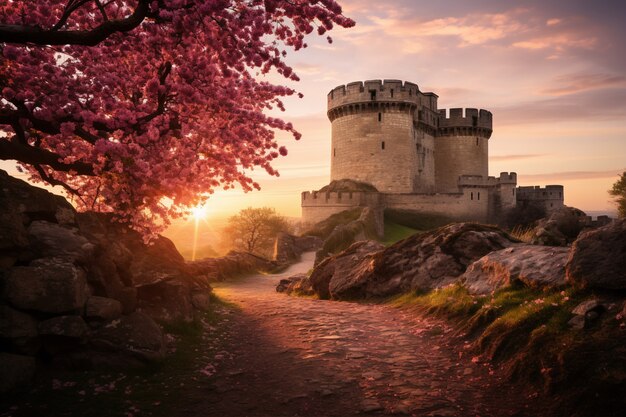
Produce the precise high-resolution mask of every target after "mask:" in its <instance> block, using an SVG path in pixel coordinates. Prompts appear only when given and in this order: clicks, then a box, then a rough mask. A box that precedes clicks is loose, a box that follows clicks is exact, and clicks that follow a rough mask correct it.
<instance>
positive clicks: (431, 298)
mask: <svg viewBox="0 0 626 417" xmlns="http://www.w3.org/2000/svg"><path fill="white" fill-rule="evenodd" d="M388 302H389V303H390V304H391V305H394V306H396V307H405V306H411V307H416V308H418V309H420V310H425V311H427V312H428V313H433V314H439V315H443V316H446V317H461V316H468V315H472V314H474V313H475V312H476V311H478V310H479V309H480V308H481V306H482V303H483V298H482V297H476V296H472V295H471V294H470V293H469V292H468V291H467V289H466V288H465V287H464V286H462V285H461V284H454V285H450V286H447V287H445V288H441V289H437V290H433V291H430V292H426V293H424V292H414V293H409V294H403V295H399V296H396V297H393V298H391V299H389V300H388Z"/></svg>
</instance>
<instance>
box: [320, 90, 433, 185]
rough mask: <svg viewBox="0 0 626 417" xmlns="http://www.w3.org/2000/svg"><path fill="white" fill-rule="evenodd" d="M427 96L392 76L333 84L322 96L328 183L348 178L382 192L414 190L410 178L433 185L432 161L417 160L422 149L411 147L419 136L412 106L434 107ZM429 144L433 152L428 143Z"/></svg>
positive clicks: (414, 145)
mask: <svg viewBox="0 0 626 417" xmlns="http://www.w3.org/2000/svg"><path fill="white" fill-rule="evenodd" d="M432 96H434V97H432ZM432 96H428V97H427V96H426V95H424V94H423V93H421V92H420V91H419V89H418V86H417V85H416V84H413V83H409V82H404V83H403V82H402V81H397V80H385V81H384V82H382V81H380V80H374V81H365V82H353V83H350V84H347V85H342V86H339V87H336V88H334V89H333V90H332V91H331V92H330V93H329V94H328V118H329V119H330V121H331V125H332V140H331V165H330V166H331V173H330V176H331V181H332V180H341V179H348V178H349V179H354V180H357V181H362V182H367V183H370V184H372V185H374V186H375V187H376V188H377V189H378V190H379V191H381V192H387V193H411V192H415V191H416V190H417V189H418V186H417V184H416V182H417V181H419V180H420V178H426V177H427V178H430V180H431V182H432V184H433V186H434V164H428V165H427V164H425V163H424V161H423V159H424V158H423V157H422V158H421V159H420V152H421V153H424V152H425V151H424V149H422V148H420V147H418V146H417V141H418V140H422V139H421V138H417V136H416V135H415V131H414V122H415V120H414V116H415V114H416V113H417V111H416V110H417V109H420V108H421V107H423V106H425V105H428V106H434V109H436V97H437V96H436V95H434V94H433V95H432ZM426 100H428V103H426ZM433 113H435V112H433ZM435 115H436V113H435ZM431 148H433V149H432V150H433V153H434V144H433V145H431ZM420 164H421V165H420ZM426 165H427V166H433V168H432V169H431V170H430V171H432V172H424V166H426Z"/></svg>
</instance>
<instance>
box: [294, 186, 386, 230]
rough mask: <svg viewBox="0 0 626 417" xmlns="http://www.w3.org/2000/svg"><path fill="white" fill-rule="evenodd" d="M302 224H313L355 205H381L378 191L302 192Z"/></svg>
mask: <svg viewBox="0 0 626 417" xmlns="http://www.w3.org/2000/svg"><path fill="white" fill-rule="evenodd" d="M301 198H302V224H303V225H305V226H306V225H308V226H311V225H314V224H315V223H319V222H321V221H322V220H326V219H327V218H328V217H330V216H331V215H333V214H335V213H340V212H342V211H345V210H350V209H352V208H355V207H381V205H382V198H381V194H380V193H366V192H358V191H357V192H328V193H324V192H316V191H313V192H309V191H306V192H303V193H302V195H301Z"/></svg>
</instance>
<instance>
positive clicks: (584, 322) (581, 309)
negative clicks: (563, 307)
mask: <svg viewBox="0 0 626 417" xmlns="http://www.w3.org/2000/svg"><path fill="white" fill-rule="evenodd" d="M606 309H607V308H606V307H605V306H604V304H602V303H601V302H600V301H599V300H597V299H595V298H592V299H589V300H585V301H583V302H582V303H580V304H578V305H577V306H576V307H575V308H574V309H573V310H572V314H573V315H574V317H572V318H571V319H570V320H569V321H568V324H569V325H570V327H573V328H574V329H578V330H581V329H587V328H589V327H591V326H592V325H593V323H594V322H595V321H596V320H597V319H598V318H599V317H600V315H601V314H602V313H603V312H604V311H605V310H606Z"/></svg>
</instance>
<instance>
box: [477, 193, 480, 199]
mask: <svg viewBox="0 0 626 417" xmlns="http://www.w3.org/2000/svg"><path fill="white" fill-rule="evenodd" d="M477 200H480V192H478V198H477Z"/></svg>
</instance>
